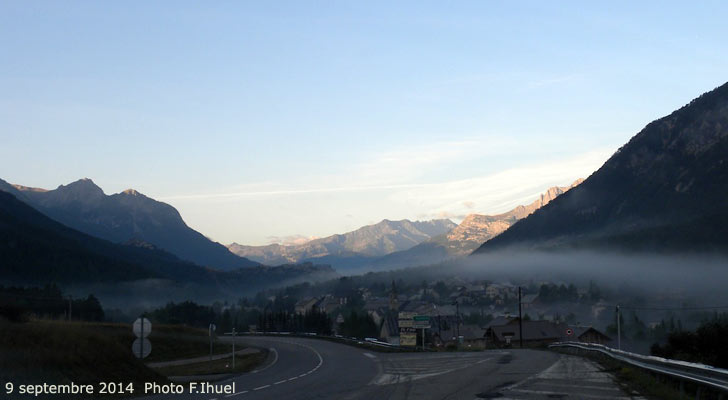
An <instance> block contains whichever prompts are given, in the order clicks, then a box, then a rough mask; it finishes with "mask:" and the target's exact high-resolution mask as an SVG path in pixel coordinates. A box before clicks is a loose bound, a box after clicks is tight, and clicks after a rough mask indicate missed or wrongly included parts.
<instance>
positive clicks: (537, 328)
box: [489, 321, 567, 341]
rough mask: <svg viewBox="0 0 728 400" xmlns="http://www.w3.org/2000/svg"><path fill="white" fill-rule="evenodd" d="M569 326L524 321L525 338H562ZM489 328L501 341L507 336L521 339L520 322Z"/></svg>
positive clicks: (549, 322)
mask: <svg viewBox="0 0 728 400" xmlns="http://www.w3.org/2000/svg"><path fill="white" fill-rule="evenodd" d="M566 329H567V327H566V326H565V325H563V324H556V323H553V322H551V321H523V340H560V339H562V338H564V337H565V336H566ZM489 330H490V331H491V332H492V333H493V335H494V336H495V337H496V338H497V339H498V340H499V341H505V336H510V337H511V340H512V341H514V340H520V339H521V336H520V334H519V324H515V323H512V324H508V325H501V326H491V327H490V328H489Z"/></svg>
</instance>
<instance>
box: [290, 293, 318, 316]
mask: <svg viewBox="0 0 728 400" xmlns="http://www.w3.org/2000/svg"><path fill="white" fill-rule="evenodd" d="M318 302H319V299H317V298H316V297H308V298H305V299H301V300H299V301H297V302H296V305H295V306H294V310H295V311H296V314H306V313H309V312H311V310H313V308H314V307H315V306H316V304H317V303H318Z"/></svg>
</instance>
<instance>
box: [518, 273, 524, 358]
mask: <svg viewBox="0 0 728 400" xmlns="http://www.w3.org/2000/svg"><path fill="white" fill-rule="evenodd" d="M521 304H522V303H521V287H520V286H519V287H518V341H519V342H520V344H521V348H523V315H522V314H521Z"/></svg>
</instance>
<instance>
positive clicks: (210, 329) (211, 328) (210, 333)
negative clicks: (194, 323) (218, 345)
mask: <svg viewBox="0 0 728 400" xmlns="http://www.w3.org/2000/svg"><path fill="white" fill-rule="evenodd" d="M215 329H217V327H216V326H215V324H210V328H209V329H208V334H209V335H210V365H212V333H213V332H215Z"/></svg>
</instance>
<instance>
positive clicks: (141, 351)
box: [131, 338, 152, 358]
mask: <svg viewBox="0 0 728 400" xmlns="http://www.w3.org/2000/svg"><path fill="white" fill-rule="evenodd" d="M131 351H132V352H133V353H134V356H135V357H136V358H144V357H146V356H148V355H149V353H151V352H152V344H151V343H150V342H149V340H148V339H146V338H137V339H136V340H134V343H132V345H131Z"/></svg>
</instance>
